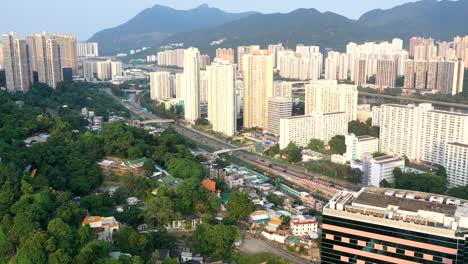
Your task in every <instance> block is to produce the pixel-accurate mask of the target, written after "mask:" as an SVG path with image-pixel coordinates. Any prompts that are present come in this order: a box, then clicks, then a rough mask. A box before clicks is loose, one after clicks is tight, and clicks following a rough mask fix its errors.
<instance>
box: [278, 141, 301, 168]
mask: <svg viewBox="0 0 468 264" xmlns="http://www.w3.org/2000/svg"><path fill="white" fill-rule="evenodd" d="M282 154H284V155H287V156H288V161H289V162H292V163H295V162H299V161H301V160H302V150H301V148H299V147H298V146H297V145H296V144H294V143H292V142H291V143H289V144H288V146H287V147H286V148H285V149H283V151H282Z"/></svg>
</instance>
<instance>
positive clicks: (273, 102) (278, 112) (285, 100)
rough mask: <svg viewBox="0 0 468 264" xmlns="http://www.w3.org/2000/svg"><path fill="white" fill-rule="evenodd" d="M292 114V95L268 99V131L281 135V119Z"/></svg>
mask: <svg viewBox="0 0 468 264" xmlns="http://www.w3.org/2000/svg"><path fill="white" fill-rule="evenodd" d="M290 116H292V99H291V97H284V96H274V97H270V98H269V99H268V129H267V130H268V132H269V133H271V134H273V135H275V136H279V135H280V119H281V118H287V117H290Z"/></svg>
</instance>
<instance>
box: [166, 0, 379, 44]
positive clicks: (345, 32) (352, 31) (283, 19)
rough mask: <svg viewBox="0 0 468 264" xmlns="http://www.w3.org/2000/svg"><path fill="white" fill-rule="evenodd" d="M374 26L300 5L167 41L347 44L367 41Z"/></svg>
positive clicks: (178, 35)
mask: <svg viewBox="0 0 468 264" xmlns="http://www.w3.org/2000/svg"><path fill="white" fill-rule="evenodd" d="M372 33H373V30H372V29H369V28H368V27H366V26H363V25H361V24H360V23H358V22H357V21H355V20H351V19H348V18H346V17H344V16H341V15H338V14H335V13H331V12H325V13H321V12H319V11H317V10H316V9H298V10H295V11H293V12H291V13H287V14H282V13H275V14H255V15H251V16H249V17H246V18H243V19H239V20H237V21H232V22H229V23H226V24H223V25H221V26H218V27H214V28H209V29H201V30H195V31H192V32H184V33H179V34H174V35H173V36H170V37H169V38H167V39H166V40H165V41H164V42H163V43H165V44H168V43H180V42H182V43H184V44H185V45H186V46H188V45H190V46H195V47H199V48H201V49H202V50H205V51H206V50H208V51H210V50H211V49H213V48H214V47H212V46H210V45H209V43H210V42H212V41H214V40H218V39H225V41H224V42H223V44H222V46H223V47H236V46H239V45H248V44H260V45H266V44H271V43H278V42H281V43H283V44H285V45H288V46H290V47H292V46H295V45H296V44H298V43H304V44H316V45H320V46H322V47H332V48H337V47H343V44H344V43H347V42H349V41H364V40H367V39H369V38H371V37H372V35H373V34H372Z"/></svg>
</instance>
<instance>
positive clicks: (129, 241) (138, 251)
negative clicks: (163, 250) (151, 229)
mask: <svg viewBox="0 0 468 264" xmlns="http://www.w3.org/2000/svg"><path fill="white" fill-rule="evenodd" d="M113 240H114V243H115V245H116V246H117V247H118V248H119V249H120V251H121V252H126V253H130V254H132V255H135V256H141V255H142V254H143V253H144V252H145V250H146V248H147V247H148V245H149V241H148V238H147V237H146V236H145V234H139V233H138V232H137V231H136V230H135V229H133V228H132V227H129V226H123V227H122V228H120V229H119V230H118V231H117V232H116V233H115V234H114V235H113Z"/></svg>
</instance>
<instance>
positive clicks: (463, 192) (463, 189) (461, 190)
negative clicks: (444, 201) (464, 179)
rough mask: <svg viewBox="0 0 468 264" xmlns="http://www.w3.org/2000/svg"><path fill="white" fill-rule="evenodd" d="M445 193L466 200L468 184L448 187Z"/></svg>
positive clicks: (467, 197) (467, 198)
mask: <svg viewBox="0 0 468 264" xmlns="http://www.w3.org/2000/svg"><path fill="white" fill-rule="evenodd" d="M447 195H449V196H452V197H456V198H460V199H464V200H468V185H465V186H459V187H454V188H450V189H449V190H448V191H447Z"/></svg>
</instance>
